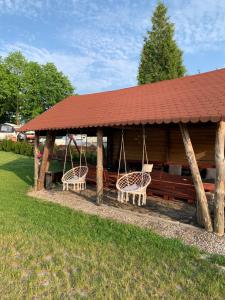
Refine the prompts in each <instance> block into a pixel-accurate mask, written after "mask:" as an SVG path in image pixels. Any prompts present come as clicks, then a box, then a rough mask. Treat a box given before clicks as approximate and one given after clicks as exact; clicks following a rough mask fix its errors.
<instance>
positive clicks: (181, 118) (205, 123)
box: [20, 69, 225, 235]
mask: <svg viewBox="0 0 225 300" xmlns="http://www.w3.org/2000/svg"><path fill="white" fill-rule="evenodd" d="M142 126H145V131H146V142H147V149H148V156H149V160H150V161H151V162H152V163H154V170H153V173H152V179H153V180H152V185H150V192H152V193H153V194H154V192H155V193H156V194H157V191H158V192H159V191H160V190H163V189H164V190H166V191H167V194H168V196H171V197H172V196H173V195H175V194H176V195H180V198H182V197H184V195H186V194H187V193H188V191H189V194H190V193H192V194H193V193H194V194H193V195H194V198H196V200H197V204H198V205H197V206H198V208H199V214H198V216H199V221H200V219H201V222H202V224H203V225H204V226H205V228H206V230H208V231H213V228H214V231H215V232H216V233H217V234H218V235H223V234H224V181H225V163H224V141H225V69H221V70H216V71H212V72H208V73H203V74H198V75H194V76H187V77H184V78H180V79H174V80H166V81H162V82H158V83H154V84H146V85H142V86H136V87H131V88H126V89H121V90H116V91H110V92H102V93H95V94H88V95H81V96H70V97H68V98H66V99H65V100H63V101H61V102H59V103H58V104H56V105H55V106H53V107H52V108H50V109H49V110H48V111H46V112H44V113H43V114H41V115H39V116H38V117H36V118H35V119H33V120H31V121H29V122H28V123H27V124H25V125H24V126H23V127H22V128H21V129H20V131H28V130H34V131H35V136H36V138H35V160H34V161H35V172H34V173H35V178H34V181H35V187H36V189H37V190H40V189H43V188H44V178H45V173H46V172H47V170H48V167H49V160H50V157H51V154H52V151H53V147H54V141H55V137H56V136H58V135H60V136H62V135H66V134H67V133H74V134H76V133H77V134H79V133H80V132H82V133H85V134H87V135H88V136H97V168H96V182H97V184H96V187H97V202H98V203H99V204H100V203H101V201H102V196H103V185H104V164H105V165H107V168H108V170H110V169H111V170H113V169H115V168H116V166H117V164H118V155H119V147H120V140H121V129H122V128H123V129H124V131H125V147H126V154H127V161H128V163H129V165H130V168H131V169H132V168H137V167H138V162H140V160H141V145H142V133H141V129H142ZM39 136H46V142H45V147H44V153H43V159H42V163H41V166H40V170H39V167H38V161H37V151H38V150H37V149H38V143H39ZM103 136H106V137H107V162H104V158H103V157H104V155H103ZM174 165H179V166H181V170H183V171H181V173H180V174H179V175H173V176H178V177H176V180H172V179H171V178H173V177H172V176H169V175H168V173H166V172H164V171H162V170H164V167H165V166H169V167H170V166H174ZM207 168H215V169H216V177H215V209H214V226H213V225H212V221H211V216H210V213H209V209H208V203H207V198H206V194H205V190H207V185H205V184H204V183H203V181H202V176H201V174H200V172H201V170H204V169H207ZM159 170H161V171H160V172H158V171H159ZM185 172H186V173H185ZM188 172H190V173H191V176H192V177H191V179H189V181H188V176H185V174H186V175H187V174H188ZM174 178H175V177H174ZM178 178H179V180H178ZM151 186H152V187H151ZM213 186H214V185H213ZM151 188H152V191H151ZM184 198H185V197H184Z"/></svg>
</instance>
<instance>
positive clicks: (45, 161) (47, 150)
mask: <svg viewBox="0 0 225 300" xmlns="http://www.w3.org/2000/svg"><path fill="white" fill-rule="evenodd" d="M54 143H55V133H53V132H51V131H48V132H47V135H46V141H45V147H44V153H43V157H42V163H41V167H40V172H39V178H38V184H37V190H38V191H40V190H42V189H43V188H44V181H45V173H46V172H47V171H48V167H49V160H50V156H51V154H52V152H53V148H54Z"/></svg>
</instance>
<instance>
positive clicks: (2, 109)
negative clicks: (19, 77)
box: [0, 58, 17, 123]
mask: <svg viewBox="0 0 225 300" xmlns="http://www.w3.org/2000/svg"><path fill="white" fill-rule="evenodd" d="M16 94H17V89H16V86H15V83H14V77H13V75H12V74H11V73H10V72H9V71H8V70H7V68H6V67H5V65H4V64H3V60H2V58H0V123H3V122H6V121H9V120H10V119H12V117H13V116H14V115H15V113H16V104H15V99H16Z"/></svg>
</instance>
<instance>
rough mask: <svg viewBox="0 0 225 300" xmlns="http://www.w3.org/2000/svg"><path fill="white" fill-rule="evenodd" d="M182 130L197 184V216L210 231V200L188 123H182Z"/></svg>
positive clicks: (194, 181) (187, 155) (195, 183)
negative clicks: (208, 199) (206, 192)
mask: <svg viewBox="0 0 225 300" xmlns="http://www.w3.org/2000/svg"><path fill="white" fill-rule="evenodd" d="M180 131H181V135H182V138H183V143H184V148H185V152H186V157H187V160H188V163H189V167H190V169H191V174H192V179H193V183H194V186H195V191H196V195H197V217H198V221H199V222H200V223H203V224H202V225H203V226H204V227H205V229H206V230H207V231H209V232H212V231H213V228H212V221H211V217H210V214H209V208H208V202H207V198H206V194H205V190H204V187H203V183H202V179H201V176H200V172H199V168H198V164H197V160H196V157H195V153H194V149H193V146H192V142H191V138H190V135H189V132H188V128H187V126H186V124H183V123H180Z"/></svg>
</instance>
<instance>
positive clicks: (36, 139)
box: [34, 132, 39, 191]
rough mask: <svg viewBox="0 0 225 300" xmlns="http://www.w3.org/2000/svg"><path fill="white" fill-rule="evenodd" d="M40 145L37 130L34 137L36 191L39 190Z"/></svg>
mask: <svg viewBox="0 0 225 300" xmlns="http://www.w3.org/2000/svg"><path fill="white" fill-rule="evenodd" d="M38 147H39V134H38V133H36V132H35V138H34V190H35V191H37V184H38V175H39V161H38V154H39V150H38Z"/></svg>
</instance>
